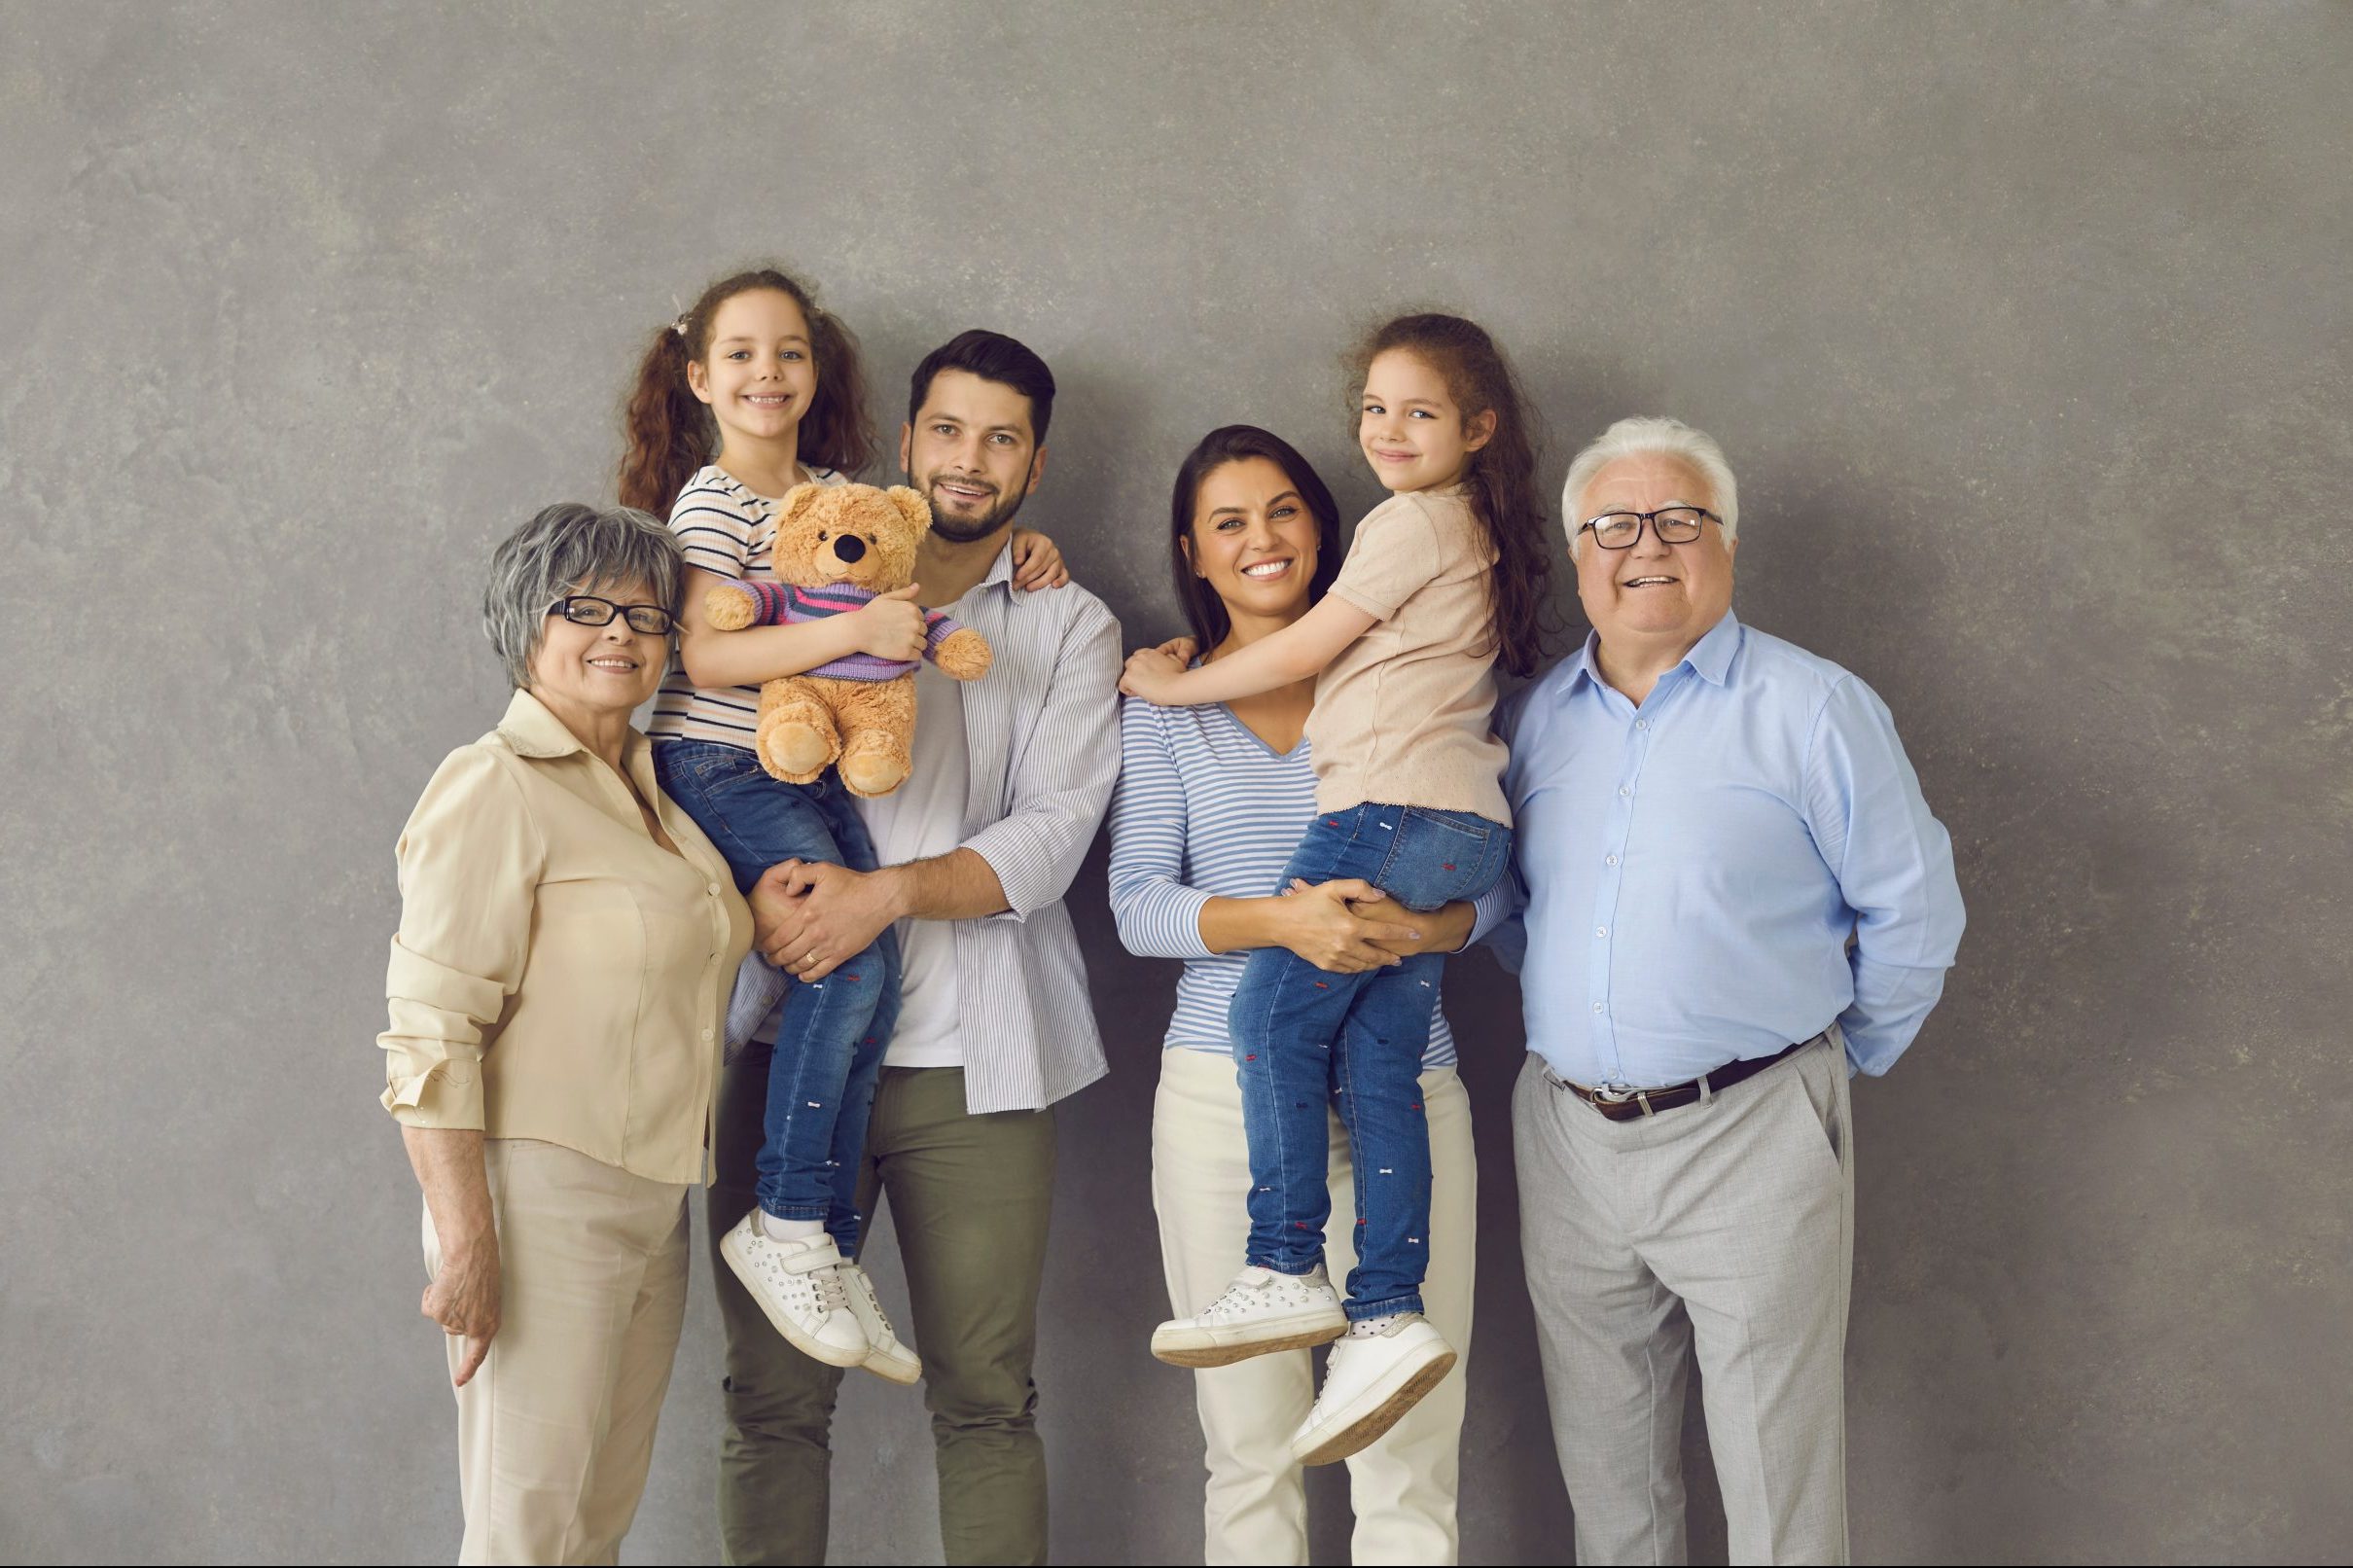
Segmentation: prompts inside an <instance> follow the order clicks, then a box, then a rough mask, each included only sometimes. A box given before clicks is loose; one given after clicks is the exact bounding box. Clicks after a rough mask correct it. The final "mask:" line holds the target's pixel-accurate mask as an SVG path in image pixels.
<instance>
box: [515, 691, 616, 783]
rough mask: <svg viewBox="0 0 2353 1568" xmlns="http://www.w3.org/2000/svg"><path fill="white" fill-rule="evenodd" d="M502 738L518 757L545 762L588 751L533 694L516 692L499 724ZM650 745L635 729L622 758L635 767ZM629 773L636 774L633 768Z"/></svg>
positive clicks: (578, 738) (576, 736)
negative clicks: (642, 752)
mask: <svg viewBox="0 0 2353 1568" xmlns="http://www.w3.org/2000/svg"><path fill="white" fill-rule="evenodd" d="M498 733H499V737H500V738H501V739H503V740H504V741H506V743H507V744H508V746H510V747H511V748H513V750H514V752H515V755H517V757H531V758H536V759H539V760H541V761H546V760H547V759H549V758H553V757H569V756H571V755H572V754H573V753H574V752H576V751H587V750H588V747H586V746H584V745H582V744H581V743H580V737H579V736H578V735H576V734H574V733H573V732H572V731H570V730H568V729H566V728H565V727H564V722H563V721H562V720H561V719H558V718H557V717H556V716H555V715H554V714H553V713H551V712H549V711H548V705H547V704H546V703H545V702H542V701H541V700H540V699H539V698H537V697H535V696H533V695H531V694H530V693H528V692H524V691H519V690H518V691H517V693H516V694H515V700H514V701H512V702H510V703H508V704H507V716H506V717H505V718H503V719H501V720H499V721H498ZM647 744H648V742H647V740H646V737H645V736H644V735H643V734H640V733H639V732H638V731H636V730H635V729H632V730H630V731H629V741H628V746H627V749H626V750H625V751H624V753H623V754H622V755H623V759H624V761H626V762H629V763H632V764H634V763H635V761H636V758H637V753H638V752H640V751H642V750H644V749H645V747H646V745H647ZM630 771H631V772H632V773H633V772H635V771H636V769H635V767H634V766H632V767H631V769H630Z"/></svg>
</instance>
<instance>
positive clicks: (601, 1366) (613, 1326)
mask: <svg viewBox="0 0 2353 1568" xmlns="http://www.w3.org/2000/svg"><path fill="white" fill-rule="evenodd" d="M482 1154H483V1158H484V1162H485V1163H486V1164H487V1166H488V1168H489V1177H490V1201H491V1204H492V1206H493V1208H494V1210H495V1211H496V1213H497V1216H498V1250H499V1270H500V1274H499V1277H500V1284H501V1290H502V1294H503V1302H502V1305H503V1314H502V1318H501V1322H500V1326H499V1331H498V1336H497V1337H496V1338H494V1339H492V1340H491V1341H490V1353H489V1355H488V1356H486V1357H484V1358H483V1360H482V1364H481V1370H480V1371H479V1372H476V1373H475V1374H474V1377H473V1380H472V1381H470V1382H468V1383H467V1384H466V1386H465V1387H463V1388H461V1389H459V1390H457V1463H458V1485H459V1490H460V1495H461V1496H462V1498H463V1499H464V1503H465V1511H466V1539H465V1544H464V1546H463V1547H462V1548H461V1549H460V1550H459V1554H458V1561H460V1562H462V1563H503V1562H520V1563H609V1562H615V1561H618V1560H619V1556H620V1551H621V1538H622V1537H623V1536H624V1535H626V1534H627V1533H628V1529H629V1521H630V1520H631V1519H632V1518H633V1517H635V1516H636V1514H637V1499H638V1495H639V1494H640V1493H641V1492H643V1491H644V1490H645V1484H646V1467H647V1466H648V1465H649V1464H650V1463H651V1462H652V1460H653V1457H654V1423H655V1421H656V1420H657V1419H658V1418H659V1417H660V1414H661V1398H662V1395H663V1393H664V1392H665V1391H667V1390H668V1388H669V1386H670V1362H671V1359H672V1357H673V1356H674V1355H675V1354H676V1353H677V1350H678V1330H679V1325H680V1323H681V1321H682V1320H683V1319H684V1317H685V1314H686V1301H687V1209H686V1194H687V1190H686V1188H684V1187H683V1186H678V1185H676V1184H673V1183H669V1182H655V1181H648V1180H646V1179H645V1178H644V1177H642V1176H632V1175H630V1174H629V1173H628V1172H627V1171H625V1170H623V1169H621V1168H619V1167H618V1166H614V1165H608V1164H605V1163H603V1162H602V1161H600V1160H595V1159H590V1158H588V1156H586V1155H584V1154H580V1153H578V1152H576V1151H574V1150H570V1149H566V1148H564V1147H563V1146H562V1145H560V1144H553V1143H539V1142H535V1141H533V1140H531V1139H527V1138H490V1139H486V1140H485V1141H484V1142H483V1144H482ZM425 1266H426V1267H427V1269H428V1270H438V1269H439V1268H440V1267H441V1248H440V1246H439V1244H438V1242H437V1239H436V1237H435V1235H434V1232H433V1216H432V1214H431V1213H430V1212H429V1211H428V1212H427V1214H426V1216H425ZM464 1349H465V1341H464V1340H463V1339H459V1338H452V1339H450V1340H449V1367H450V1371H451V1372H452V1373H454V1372H456V1369H457V1366H458V1363H459V1360H460V1358H461V1357H462V1355H463V1354H464Z"/></svg>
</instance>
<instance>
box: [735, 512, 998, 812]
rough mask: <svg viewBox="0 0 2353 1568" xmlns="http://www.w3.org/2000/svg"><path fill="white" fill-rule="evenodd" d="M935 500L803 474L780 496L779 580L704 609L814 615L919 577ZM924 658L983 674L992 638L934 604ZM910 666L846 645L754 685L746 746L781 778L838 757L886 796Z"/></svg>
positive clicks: (908, 724) (903, 753)
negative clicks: (754, 723)
mask: <svg viewBox="0 0 2353 1568" xmlns="http://www.w3.org/2000/svg"><path fill="white" fill-rule="evenodd" d="M931 525H932V513H931V504H930V503H929V502H927V501H925V500H924V499H923V496H922V493H921V492H920V491H916V490H910V489H909V488H908V487H907V486H906V485H904V484H894V485H892V486H891V487H890V488H889V489H887V490H880V489H876V488H875V487H874V486H873V485H872V484H801V485H796V486H795V487H794V488H793V490H792V491H791V493H789V494H787V495H786V496H785V498H784V499H783V500H782V501H781V502H779V503H778V504H777V508H776V553H775V573H776V579H777V581H776V582H774V583H755V582H747V581H736V582H732V583H729V584H726V585H725V586H723V587H720V588H713V589H711V590H710V592H709V593H708V594H706V595H705V596H704V598H703V601H702V605H703V615H704V617H705V618H706V619H707V620H708V621H709V622H710V624H712V625H713V626H714V627H716V628H717V629H718V630H721V631H738V630H741V629H742V628H743V627H745V626H752V625H763V626H767V625H775V624H780V623H788V622H801V621H821V620H823V619H824V618H825V617H827V616H833V615H840V614H842V613H844V612H846V611H850V610H855V609H857V608H858V607H859V606H861V605H863V604H866V603H868V602H869V601H871V600H872V599H873V598H874V596H875V595H877V594H881V593H888V592H890V591H891V590H892V589H894V588H905V587H907V585H908V584H909V583H911V582H913V581H914V576H915V546H916V544H917V543H918V542H919V541H921V539H922V538H923V534H924V530H926V529H928V528H929V527H930V526H931ZM924 615H925V620H926V622H927V624H929V626H930V630H931V635H930V637H929V639H928V640H927V641H926V643H925V644H924V650H923V651H924V656H925V657H926V658H928V659H931V661H932V662H933V663H935V664H937V665H939V666H940V669H941V671H942V672H943V673H944V674H946V675H951V676H953V677H954V678H955V679H957V680H959V681H975V680H979V679H980V677H981V676H982V675H984V674H986V673H987V671H988V663H989V659H990V653H989V647H988V641H987V639H986V638H984V637H982V636H981V635H980V633H979V632H977V631H975V630H973V629H972V628H971V627H970V626H965V625H959V624H957V623H956V622H955V621H953V620H951V619H950V618H948V617H947V616H945V615H943V614H941V613H940V612H939V611H937V610H929V611H926V612H925V613H924ZM914 737H915V666H914V662H913V661H912V660H911V659H910V660H908V661H907V662H904V663H902V662H898V661H895V660H892V659H877V658H875V657H874V656H873V655H872V654H852V655H851V656H850V657H849V658H847V659H836V660H835V661H834V662H833V663H831V664H825V665H821V666H820V667H818V668H816V669H813V670H810V671H808V672H807V673H806V674H803V675H788V676H785V677H784V678H783V679H781V680H774V681H769V682H767V684H765V685H763V686H762V687H761V688H760V724H759V729H758V730H757V731H756V732H755V733H754V736H753V742H752V744H753V749H754V751H756V752H757V753H758V754H759V757H760V761H761V764H762V766H765V767H767V770H768V771H769V772H770V773H772V774H774V775H775V776H776V777H778V778H780V779H783V780H784V781H785V782H786V783H787V784H808V783H813V782H815V780H816V779H817V776H818V775H819V774H821V773H823V772H824V771H825V770H826V768H827V766H829V765H832V764H835V763H838V764H839V765H840V768H841V782H842V783H843V784H845V785H847V786H848V787H849V791H850V793H851V794H853V795H867V796H873V795H888V794H889V793H890V792H891V791H893V790H895V789H897V788H898V787H899V786H900V785H901V784H903V783H905V782H906V780H907V775H908V771H909V768H910V767H912V766H913V760H912V757H911V754H910V752H909V746H910V745H911V743H912V742H913V740H914Z"/></svg>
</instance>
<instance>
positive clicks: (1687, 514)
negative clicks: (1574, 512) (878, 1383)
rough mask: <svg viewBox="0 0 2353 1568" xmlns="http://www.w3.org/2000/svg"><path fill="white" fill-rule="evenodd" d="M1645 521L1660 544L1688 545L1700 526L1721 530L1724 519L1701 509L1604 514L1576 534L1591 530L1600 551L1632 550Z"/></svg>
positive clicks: (1694, 537) (1680, 508)
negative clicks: (1715, 526)
mask: <svg viewBox="0 0 2353 1568" xmlns="http://www.w3.org/2000/svg"><path fill="white" fill-rule="evenodd" d="M1646 522H1647V523H1649V524H1650V525H1651V531H1652V532H1653V533H1654V534H1657V535H1658V542H1659V543H1660V544H1662V545H1688V544H1690V543H1691V542H1692V541H1693V540H1694V539H1696V538H1698V537H1699V525H1700V524H1701V523H1703V522H1712V523H1715V524H1716V525H1717V526H1718V527H1722V526H1723V524H1724V519H1723V518H1722V517H1717V516H1716V515H1715V514H1714V513H1713V512H1710V511H1709V510H1708V509H1707V508H1705V507H1661V508H1660V509H1659V510H1658V511H1657V512H1605V513H1603V514H1602V515H1601V516H1600V517H1595V518H1593V519H1592V520H1591V521H1590V522H1587V523H1586V525H1585V527H1584V528H1580V529H1578V530H1577V531H1578V532H1579V533H1584V532H1585V531H1586V528H1589V529H1591V530H1592V532H1593V543H1595V544H1597V545H1599V546H1600V547H1601V548H1602V549H1604V550H1632V549H1633V548H1634V545H1635V542H1636V541H1637V540H1639V539H1641V537H1642V525H1643V524H1644V523H1646Z"/></svg>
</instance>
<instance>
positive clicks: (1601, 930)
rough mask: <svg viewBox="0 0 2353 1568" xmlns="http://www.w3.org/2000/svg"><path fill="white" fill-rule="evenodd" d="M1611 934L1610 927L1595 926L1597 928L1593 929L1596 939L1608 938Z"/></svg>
mask: <svg viewBox="0 0 2353 1568" xmlns="http://www.w3.org/2000/svg"><path fill="white" fill-rule="evenodd" d="M1609 934H1610V928H1609V927H1608V926H1595V927H1594V928H1593V935H1595V936H1596V937H1606V936H1608V935H1609Z"/></svg>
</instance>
